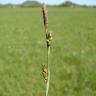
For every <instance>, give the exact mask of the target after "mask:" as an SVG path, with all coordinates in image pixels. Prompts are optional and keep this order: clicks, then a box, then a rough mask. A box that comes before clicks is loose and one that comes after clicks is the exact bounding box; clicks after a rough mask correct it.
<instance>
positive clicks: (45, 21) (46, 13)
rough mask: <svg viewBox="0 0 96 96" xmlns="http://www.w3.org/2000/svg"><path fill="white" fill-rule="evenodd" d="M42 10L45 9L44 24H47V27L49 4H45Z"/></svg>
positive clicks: (46, 25)
mask: <svg viewBox="0 0 96 96" xmlns="http://www.w3.org/2000/svg"><path fill="white" fill-rule="evenodd" d="M42 11H43V21H44V26H45V29H47V27H48V7H47V5H45V4H43V7H42Z"/></svg>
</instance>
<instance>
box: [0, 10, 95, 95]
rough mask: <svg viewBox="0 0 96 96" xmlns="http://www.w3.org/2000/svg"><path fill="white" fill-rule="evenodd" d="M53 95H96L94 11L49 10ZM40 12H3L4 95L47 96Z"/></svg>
mask: <svg viewBox="0 0 96 96" xmlns="http://www.w3.org/2000/svg"><path fill="white" fill-rule="evenodd" d="M49 30H52V31H53V36H54V42H53V45H52V52H51V82H50V90H49V96H96V9H94V8H86V9H84V8H49ZM44 36H45V34H44V27H43V21H42V11H41V9H38V8H33V9H31V8H26V9H25V8H23V9H19V8H17V9H16V8H15V9H10V8H9V9H2V8H1V9H0V96H45V92H44V90H45V85H44V82H43V78H42V74H41V68H42V64H45V63H46V52H47V51H46V47H45V46H46V43H45V39H44Z"/></svg>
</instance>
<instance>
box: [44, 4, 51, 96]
mask: <svg viewBox="0 0 96 96" xmlns="http://www.w3.org/2000/svg"><path fill="white" fill-rule="evenodd" d="M42 12H43V21H44V28H45V37H46V44H47V64H46V65H43V67H42V73H43V78H44V81H45V85H46V91H45V92H46V96H48V91H49V85H50V66H49V65H50V48H51V43H52V33H51V32H49V31H48V7H47V5H46V4H43V7H42Z"/></svg>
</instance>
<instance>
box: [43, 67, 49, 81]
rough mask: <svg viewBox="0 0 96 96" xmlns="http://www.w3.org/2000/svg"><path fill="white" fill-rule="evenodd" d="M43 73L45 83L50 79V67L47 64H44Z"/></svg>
mask: <svg viewBox="0 0 96 96" xmlns="http://www.w3.org/2000/svg"><path fill="white" fill-rule="evenodd" d="M42 75H43V78H44V81H45V83H47V81H48V67H47V66H46V65H42Z"/></svg>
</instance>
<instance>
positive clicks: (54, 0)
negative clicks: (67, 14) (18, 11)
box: [0, 0, 96, 5]
mask: <svg viewBox="0 0 96 96" xmlns="http://www.w3.org/2000/svg"><path fill="white" fill-rule="evenodd" d="M24 1H27V0H0V3H3V4H5V3H15V4H17V3H22V2H24ZM30 1H32V0H30ZM33 1H40V2H41V3H47V4H60V3H62V2H65V1H72V2H74V3H77V4H87V5H96V0H33Z"/></svg>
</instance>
